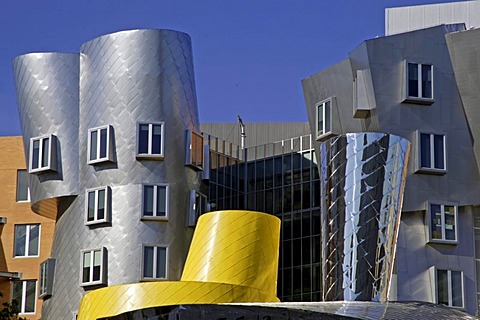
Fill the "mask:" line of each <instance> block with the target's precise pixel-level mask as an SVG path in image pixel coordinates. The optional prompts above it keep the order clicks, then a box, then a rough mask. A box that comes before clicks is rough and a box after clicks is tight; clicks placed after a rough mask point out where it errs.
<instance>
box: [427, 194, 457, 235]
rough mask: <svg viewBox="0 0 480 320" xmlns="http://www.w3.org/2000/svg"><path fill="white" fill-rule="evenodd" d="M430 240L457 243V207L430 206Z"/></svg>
mask: <svg viewBox="0 0 480 320" xmlns="http://www.w3.org/2000/svg"><path fill="white" fill-rule="evenodd" d="M429 206H430V207H429V211H430V240H431V241H433V242H454V243H456V242H457V210H458V208H457V206H455V205H446V204H436V203H430V204H429Z"/></svg>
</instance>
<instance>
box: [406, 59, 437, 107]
mask: <svg viewBox="0 0 480 320" xmlns="http://www.w3.org/2000/svg"><path fill="white" fill-rule="evenodd" d="M406 65H407V90H406V100H407V101H408V100H410V101H411V102H420V103H422V102H423V103H428V104H431V103H433V66H432V65H431V64H420V63H410V62H409V63H406Z"/></svg>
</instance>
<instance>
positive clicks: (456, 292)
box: [436, 270, 463, 308]
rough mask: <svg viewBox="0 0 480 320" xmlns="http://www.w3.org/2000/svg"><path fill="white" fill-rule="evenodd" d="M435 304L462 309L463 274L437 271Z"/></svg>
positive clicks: (451, 271)
mask: <svg viewBox="0 0 480 320" xmlns="http://www.w3.org/2000/svg"><path fill="white" fill-rule="evenodd" d="M436 279H437V281H436V285H437V303H438V304H443V305H446V306H449V307H457V308H463V272H462V271H453V270H437V278H436Z"/></svg>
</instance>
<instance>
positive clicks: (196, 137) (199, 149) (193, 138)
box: [186, 130, 203, 169]
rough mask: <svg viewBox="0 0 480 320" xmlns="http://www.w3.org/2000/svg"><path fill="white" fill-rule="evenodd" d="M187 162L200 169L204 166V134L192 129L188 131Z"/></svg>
mask: <svg viewBox="0 0 480 320" xmlns="http://www.w3.org/2000/svg"><path fill="white" fill-rule="evenodd" d="M186 164H187V165H190V166H192V167H194V168H198V169H202V168H203V136H202V135H201V134H199V133H196V132H193V131H190V130H188V131H187V159H186Z"/></svg>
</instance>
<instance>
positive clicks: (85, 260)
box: [81, 248, 106, 286]
mask: <svg viewBox="0 0 480 320" xmlns="http://www.w3.org/2000/svg"><path fill="white" fill-rule="evenodd" d="M105 257H106V249H105V248H101V249H92V250H83V251H82V274H81V285H82V286H89V285H97V284H103V283H104V281H105V276H104V273H105V268H104V265H105Z"/></svg>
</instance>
